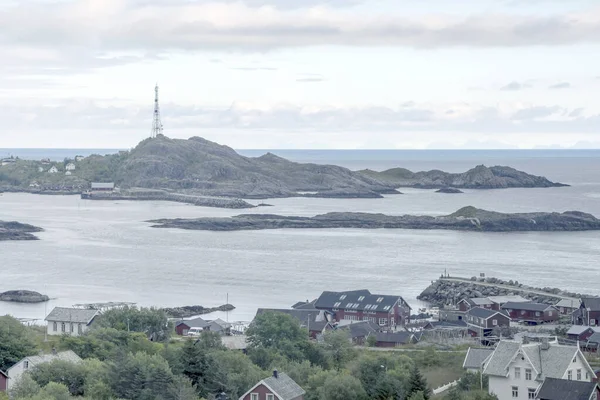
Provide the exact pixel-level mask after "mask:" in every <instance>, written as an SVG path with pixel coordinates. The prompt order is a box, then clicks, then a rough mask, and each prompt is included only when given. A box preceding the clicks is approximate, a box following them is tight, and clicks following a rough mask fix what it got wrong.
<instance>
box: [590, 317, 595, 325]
mask: <svg viewBox="0 0 600 400" xmlns="http://www.w3.org/2000/svg"><path fill="white" fill-rule="evenodd" d="M590 325H591V326H596V320H595V319H593V318H592V319H590Z"/></svg>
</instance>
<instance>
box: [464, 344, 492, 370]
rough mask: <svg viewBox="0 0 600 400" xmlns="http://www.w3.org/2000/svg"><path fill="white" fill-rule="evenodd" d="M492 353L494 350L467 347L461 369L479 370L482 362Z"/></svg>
mask: <svg viewBox="0 0 600 400" xmlns="http://www.w3.org/2000/svg"><path fill="white" fill-rule="evenodd" d="M493 352H494V349H489V348H478V347H469V350H467V355H466V356H465V361H464V362H463V368H470V369H473V368H477V369H481V365H482V364H483V362H484V361H485V360H487V359H488V357H489V356H491V355H492V353H493Z"/></svg>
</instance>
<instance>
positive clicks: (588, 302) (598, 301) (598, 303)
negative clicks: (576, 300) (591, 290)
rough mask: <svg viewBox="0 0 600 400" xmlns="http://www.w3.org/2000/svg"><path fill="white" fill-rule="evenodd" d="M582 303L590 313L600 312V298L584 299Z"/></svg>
mask: <svg viewBox="0 0 600 400" xmlns="http://www.w3.org/2000/svg"><path fill="white" fill-rule="evenodd" d="M581 303H582V305H585V308H589V309H590V311H600V297H582V298H581Z"/></svg>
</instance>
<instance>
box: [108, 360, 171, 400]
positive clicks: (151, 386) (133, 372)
mask: <svg viewBox="0 0 600 400" xmlns="http://www.w3.org/2000/svg"><path fill="white" fill-rule="evenodd" d="M109 371H110V374H109V378H108V379H109V383H110V385H111V389H112V391H113V392H114V393H115V395H117V396H118V397H121V398H125V399H131V400H152V399H157V400H158V399H168V398H169V394H168V388H169V387H170V385H171V384H172V383H173V380H174V376H173V373H172V372H171V369H170V368H169V364H168V363H167V361H166V360H165V359H164V358H162V357H160V356H158V355H148V354H145V353H136V354H132V353H128V354H120V355H118V356H117V357H116V358H115V360H113V361H111V363H110V367H109Z"/></svg>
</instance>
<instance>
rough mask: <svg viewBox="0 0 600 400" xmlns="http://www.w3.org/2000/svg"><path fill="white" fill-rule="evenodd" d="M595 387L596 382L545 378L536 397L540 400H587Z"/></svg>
mask: <svg viewBox="0 0 600 400" xmlns="http://www.w3.org/2000/svg"><path fill="white" fill-rule="evenodd" d="M596 387H597V384H596V382H583V381H569V380H566V379H555V378H546V380H545V381H544V383H543V384H542V386H541V387H540V390H539V392H538V396H537V398H538V399H542V400H565V399H569V400H589V399H590V398H591V397H592V393H594V391H595V390H596ZM594 398H595V397H594Z"/></svg>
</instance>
